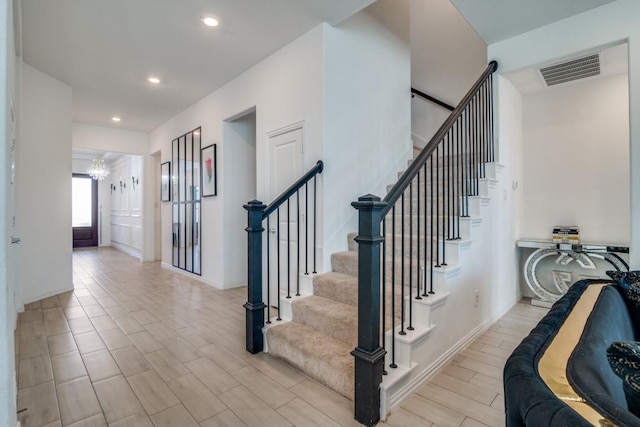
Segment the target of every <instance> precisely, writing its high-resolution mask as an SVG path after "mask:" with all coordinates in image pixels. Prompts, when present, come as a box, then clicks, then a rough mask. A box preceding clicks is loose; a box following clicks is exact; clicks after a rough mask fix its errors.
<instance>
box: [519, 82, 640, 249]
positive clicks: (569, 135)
mask: <svg viewBox="0 0 640 427" xmlns="http://www.w3.org/2000/svg"><path fill="white" fill-rule="evenodd" d="M509 108H511V107H509ZM523 154H524V158H525V159H527V161H526V163H524V165H523V168H524V177H523V181H522V192H523V215H524V221H523V223H522V228H521V233H520V234H521V236H522V237H530V238H537V239H548V238H549V237H550V234H551V227H553V226H554V225H556V224H564V225H578V226H580V238H581V239H582V240H583V241H585V242H597V243H610V244H622V245H628V244H629V237H630V220H629V210H630V204H629V194H630V193H629V192H630V190H629V186H630V182H629V162H628V159H629V84H628V76H627V74H621V75H617V76H613V77H608V78H601V79H596V80H590V81H587V82H583V83H580V84H575V85H571V86H565V87H556V88H552V89H549V90H545V91H543V92H539V93H535V94H530V95H526V96H525V97H524V153H523Z"/></svg>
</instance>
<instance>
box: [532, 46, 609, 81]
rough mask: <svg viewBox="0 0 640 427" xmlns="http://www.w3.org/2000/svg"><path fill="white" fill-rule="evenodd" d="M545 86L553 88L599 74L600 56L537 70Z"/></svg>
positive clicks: (573, 60) (577, 59)
mask: <svg viewBox="0 0 640 427" xmlns="http://www.w3.org/2000/svg"><path fill="white" fill-rule="evenodd" d="M539 71H540V74H541V75H542V78H544V81H545V82H546V83H547V86H554V85H558V84H561V83H567V82H571V81H574V80H579V79H584V78H586V77H592V76H597V75H599V74H600V54H599V53H596V54H594V55H589V56H584V57H582V58H576V59H572V60H570V61H566V62H561V63H559V64H554V65H551V66H549V67H544V68H540V69H539Z"/></svg>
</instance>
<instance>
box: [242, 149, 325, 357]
mask: <svg viewBox="0 0 640 427" xmlns="http://www.w3.org/2000/svg"><path fill="white" fill-rule="evenodd" d="M323 168H324V164H323V163H322V160H318V162H317V163H316V164H315V166H314V167H313V168H311V169H310V170H309V171H308V172H307V173H305V174H304V175H303V176H302V177H301V178H300V179H298V180H297V181H296V182H295V183H293V184H292V185H291V186H290V187H289V188H287V189H286V190H285V191H284V192H283V193H282V194H280V195H279V196H278V197H276V198H275V200H273V202H271V203H270V204H269V206H266V205H264V204H263V203H262V202H260V201H258V200H252V201H250V202H249V203H248V204H246V205H244V208H245V209H246V210H247V215H248V225H247V228H246V229H245V230H246V231H247V236H248V257H247V260H248V277H247V302H246V304H244V308H245V311H246V334H245V337H246V349H247V351H248V352H250V353H253V354H255V353H259V352H261V351H262V350H263V348H264V342H263V336H262V328H263V327H264V325H265V323H267V324H270V323H271V310H272V309H273V310H274V311H275V313H276V319H275V320H276V321H277V322H279V321H281V320H282V318H281V316H280V315H281V313H280V305H281V304H280V302H281V301H280V300H281V291H284V289H285V286H286V292H287V293H286V298H291V294H292V293H293V292H295V295H296V296H299V295H300V273H301V269H302V268H304V274H306V275H308V274H309V269H310V268H312V269H313V270H312V273H316V259H317V257H316V255H317V254H316V247H317V245H316V238H317V216H316V206H317V196H318V187H317V176H318V174H320V173H322V170H323ZM311 181H313V182H311ZM310 182H311V184H312V185H311V186H310V185H309V183H310ZM310 187H311V188H310ZM310 198H311V201H310V200H309V199H310ZM292 200H293V203H292ZM309 203H311V204H312V211H311V215H309V212H310V211H309ZM292 204H295V206H294V207H292ZM301 204H303V205H304V206H302V207H301V206H300V205H301ZM281 208H282V209H283V210H284V211H285V212H284V213H283V214H282V217H283V218H282V219H283V221H281V214H280V209H281ZM292 210H295V212H293V213H292ZM285 215H286V220H285ZM301 216H303V217H304V230H302V228H303V227H302V225H301ZM272 217H275V226H274V227H271V223H272V220H273V219H274V218H272ZM294 218H295V221H294V222H295V228H296V230H295V231H294V232H295V233H296V236H295V240H294V242H296V248H297V250H296V252H297V253H296V254H294V255H295V260H292V254H291V242H292V237H294V236H292V230H291V229H292V220H293V219H294ZM310 218H312V219H311V220H310ZM265 222H266V227H267V230H268V233H267V235H266V238H265V237H264V235H263V232H264V230H265V229H264V227H263V223H265ZM310 222H313V230H312V233H313V234H312V236H310V231H309V223H310ZM272 234H273V236H274V237H273V238H274V239H275V243H276V249H275V252H276V253H275V256H272V254H271V235H272ZM285 236H286V249H282V248H281V244H280V239H281V237H282V239H283V241H284V239H285ZM263 243H266V250H265V251H264V252H263ZM303 244H304V254H302V250H303V249H302V247H301V246H302V245H303ZM310 248H311V252H312V254H309V252H310ZM303 257H304V260H303V259H302V258H303ZM264 261H266V262H264ZM310 263H311V265H310ZM285 267H286V268H285ZM274 268H275V277H274V282H275V283H271V282H272V279H271V272H272V269H274ZM283 268H284V271H283ZM283 273H284V274H283ZM263 274H264V275H266V287H265V290H266V294H267V295H266V300H265V299H264V298H263V284H265V281H264V280H263ZM283 275H284V276H285V277H283ZM292 276H293V277H294V279H293V280H292ZM293 281H295V283H292V282H293ZM272 286H273V287H275V290H276V292H277V293H276V298H275V301H272V300H271V290H272V289H274V288H272ZM294 287H295V288H294ZM265 308H266V309H267V310H266V313H265ZM265 316H266V317H265Z"/></svg>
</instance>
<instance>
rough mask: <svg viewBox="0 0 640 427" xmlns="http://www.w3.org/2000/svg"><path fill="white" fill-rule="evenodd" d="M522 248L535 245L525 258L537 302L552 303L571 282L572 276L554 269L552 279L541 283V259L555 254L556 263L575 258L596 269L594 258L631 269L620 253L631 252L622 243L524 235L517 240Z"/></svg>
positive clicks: (529, 282) (589, 268) (571, 260)
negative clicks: (554, 240) (607, 243)
mask: <svg viewBox="0 0 640 427" xmlns="http://www.w3.org/2000/svg"><path fill="white" fill-rule="evenodd" d="M518 247H519V248H530V249H536V250H535V251H533V252H532V253H531V254H530V255H529V256H528V257H527V260H526V261H525V264H524V268H523V275H524V280H525V283H526V284H527V286H528V287H529V289H531V291H532V292H533V293H534V294H535V295H536V296H537V297H538V298H539V300H537V301H536V300H532V301H531V303H532V304H534V305H542V306H546V307H550V306H551V304H553V303H554V302H556V301H557V300H559V299H560V297H561V296H562V295H564V294H565V293H566V292H567V290H568V289H569V286H571V284H572V283H571V282H572V281H571V277H570V275H567V274H566V273H563V272H558V271H554V272H553V283H542V284H541V283H540V282H539V280H538V275H537V274H536V272H537V271H538V268H539V263H540V261H541V260H543V259H544V258H547V257H552V256H553V257H556V259H555V264H558V265H568V264H569V263H571V262H573V261H575V262H576V263H577V264H578V265H579V266H580V267H582V268H584V269H587V270H595V269H596V265H595V263H594V260H593V259H594V258H598V259H602V260H604V261H606V262H608V263H609V264H611V266H612V268H613V269H615V270H618V271H628V270H629V266H628V265H627V263H626V262H625V261H624V260H623V259H622V258H621V257H620V256H619V255H618V254H620V253H629V248H628V247H627V246H622V245H604V244H596V243H581V244H570V243H556V242H553V241H551V240H536V239H522V240H518Z"/></svg>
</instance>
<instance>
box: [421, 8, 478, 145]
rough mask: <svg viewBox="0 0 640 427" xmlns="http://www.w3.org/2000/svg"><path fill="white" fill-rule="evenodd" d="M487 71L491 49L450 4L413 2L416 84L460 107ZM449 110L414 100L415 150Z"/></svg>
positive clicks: (422, 89)
mask: <svg viewBox="0 0 640 427" xmlns="http://www.w3.org/2000/svg"><path fill="white" fill-rule="evenodd" d="M486 67H487V45H486V43H485V42H484V41H483V40H482V39H481V38H480V36H478V34H477V33H476V32H475V31H474V30H473V28H471V26H470V25H469V24H468V23H467V21H466V20H465V19H464V18H463V17H462V15H460V12H458V10H457V9H456V8H455V7H454V6H453V5H452V4H451V2H450V1H449V0H411V85H412V86H413V87H415V88H416V89H418V90H421V91H422V92H425V93H427V94H428V95H431V96H433V97H435V98H438V99H440V100H441V101H444V102H446V103H448V104H449V105H452V106H454V107H455V106H456V105H457V104H458V102H460V101H461V100H462V97H463V96H464V95H465V94H466V93H467V91H468V90H469V89H470V88H471V85H472V84H473V83H474V82H475V81H476V79H477V78H478V77H479V76H480V74H481V73H482V72H483V71H484V69H485V68H486ZM449 113H450V112H449V111H448V110H446V109H444V108H442V107H439V106H437V105H436V104H433V103H432V102H429V101H426V100H424V99H422V98H420V97H417V96H416V97H415V98H413V99H412V102H411V132H412V133H413V135H414V136H415V138H414V145H416V146H419V147H423V146H424V145H425V144H426V142H428V141H429V139H430V138H431V137H432V136H433V135H434V134H435V133H436V131H437V130H438V128H440V126H441V125H442V123H443V122H444V121H445V120H446V118H447V117H448V116H449Z"/></svg>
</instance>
